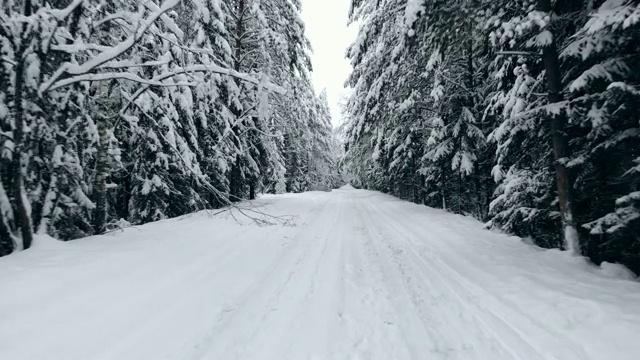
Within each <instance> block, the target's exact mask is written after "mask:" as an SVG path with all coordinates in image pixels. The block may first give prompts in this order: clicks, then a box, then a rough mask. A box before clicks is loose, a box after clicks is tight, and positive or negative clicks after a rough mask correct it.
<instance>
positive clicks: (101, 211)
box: [93, 110, 108, 234]
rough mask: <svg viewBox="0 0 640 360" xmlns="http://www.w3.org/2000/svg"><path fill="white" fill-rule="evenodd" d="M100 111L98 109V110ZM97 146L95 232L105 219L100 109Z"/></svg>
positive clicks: (104, 147)
mask: <svg viewBox="0 0 640 360" xmlns="http://www.w3.org/2000/svg"><path fill="white" fill-rule="evenodd" d="M99 111H100V110H99ZM98 116H99V117H98V146H97V154H96V178H95V184H94V194H95V202H96V208H95V210H94V217H93V231H94V232H95V233H96V234H102V233H103V232H104V230H105V229H104V225H105V222H106V220H107V184H106V182H107V171H108V165H107V141H108V139H107V124H106V121H107V117H106V116H105V114H104V113H102V111H100V113H99V115H98Z"/></svg>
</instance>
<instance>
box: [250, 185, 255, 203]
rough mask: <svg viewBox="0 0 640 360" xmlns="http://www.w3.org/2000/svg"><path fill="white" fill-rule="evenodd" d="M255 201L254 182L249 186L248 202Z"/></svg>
mask: <svg viewBox="0 0 640 360" xmlns="http://www.w3.org/2000/svg"><path fill="white" fill-rule="evenodd" d="M255 199H256V184H255V182H254V181H252V182H251V183H250V184H249V200H255Z"/></svg>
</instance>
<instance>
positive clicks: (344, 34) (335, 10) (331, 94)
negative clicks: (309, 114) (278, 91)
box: [302, 0, 358, 126]
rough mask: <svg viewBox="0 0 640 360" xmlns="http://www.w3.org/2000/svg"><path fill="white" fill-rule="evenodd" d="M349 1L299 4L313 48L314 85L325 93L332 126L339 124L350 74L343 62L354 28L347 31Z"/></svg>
mask: <svg viewBox="0 0 640 360" xmlns="http://www.w3.org/2000/svg"><path fill="white" fill-rule="evenodd" d="M349 3H350V0H302V19H303V20H304V22H305V24H306V34H307V37H308V38H309V40H310V41H311V46H312V47H313V55H312V60H313V68H314V69H313V70H314V71H313V82H314V86H315V88H316V90H317V92H318V93H320V91H322V89H324V88H326V89H327V96H328V98H329V106H330V107H331V115H332V116H333V125H334V126H336V125H338V124H339V123H340V121H341V117H340V108H339V106H338V101H339V100H340V96H341V95H342V94H344V93H345V90H344V87H343V86H344V82H345V80H346V78H347V76H349V73H350V72H351V65H350V64H349V61H348V60H347V59H346V58H345V52H346V49H347V47H348V46H349V45H350V44H351V42H353V40H354V39H355V37H356V34H357V30H358V29H357V26H351V27H347V21H348V11H349Z"/></svg>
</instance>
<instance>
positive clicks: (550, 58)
mask: <svg viewBox="0 0 640 360" xmlns="http://www.w3.org/2000/svg"><path fill="white" fill-rule="evenodd" d="M538 10H540V11H542V12H545V13H548V14H550V15H551V12H552V7H551V1H550V0H538ZM547 30H548V31H551V30H550V29H547ZM552 38H553V40H552V42H551V44H549V45H548V46H546V47H544V48H543V50H542V56H543V62H544V67H545V71H546V77H547V88H548V91H549V95H548V100H549V103H550V104H554V103H558V102H561V101H563V100H564V98H563V95H562V74H561V73H560V62H559V60H558V51H557V44H556V39H555V36H553V37H552ZM565 125H566V115H565V114H562V113H561V114H558V115H553V116H552V117H551V123H550V129H551V142H552V144H553V155H554V159H555V170H556V182H557V186H558V203H559V205H560V212H561V214H562V223H563V227H564V243H565V247H566V248H567V250H569V251H570V252H572V253H574V254H578V253H579V252H580V249H579V245H580V244H579V239H578V231H577V227H576V221H575V218H574V211H573V199H574V196H573V182H572V180H571V177H570V174H569V169H567V166H566V164H565V163H566V160H567V158H568V157H569V155H570V152H569V145H568V141H567V136H566V134H565Z"/></svg>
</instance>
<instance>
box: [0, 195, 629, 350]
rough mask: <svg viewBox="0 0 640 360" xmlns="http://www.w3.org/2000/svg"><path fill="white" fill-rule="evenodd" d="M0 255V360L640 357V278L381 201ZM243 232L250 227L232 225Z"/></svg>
mask: <svg viewBox="0 0 640 360" xmlns="http://www.w3.org/2000/svg"><path fill="white" fill-rule="evenodd" d="M257 203H260V204H262V206H264V208H265V209H266V210H267V211H269V212H270V213H272V214H287V215H297V219H296V221H295V226H284V227H283V226H268V227H259V226H256V225H251V224H239V223H237V222H235V221H234V220H233V219H232V218H231V217H229V216H228V215H225V216H221V215H218V216H217V217H215V218H213V219H212V218H210V217H209V216H207V215H206V214H205V213H199V214H194V215H192V216H189V217H186V218H182V219H173V220H166V221H162V222H159V223H154V224H148V225H145V226H142V227H138V228H129V229H126V231H124V232H118V233H114V234H110V235H106V236H102V237H93V238H87V239H82V240H78V241H74V242H70V243H59V242H55V241H52V240H50V241H45V240H44V239H40V241H39V242H38V243H37V244H36V246H35V248H34V249H32V250H29V251H25V252H23V253H19V254H15V255H12V256H9V257H5V258H0V359H2V360H23V359H33V360H42V359H46V360H55V359H61V360H62V359H64V360H73V359H78V360H80V359H82V360H91V359H113V360H116V359H117V360H124V359H131V360H143V359H149V360H160V359H180V360H198V359H221V360H231V359H274V360H283V359H293V360H301V359H381V360H390V359H488V360H489V359H490V360H497V359H558V360H572V359H579V360H585V359H630V360H631V359H633V360H636V359H639V358H640V341H639V340H638V339H640V284H639V283H637V282H632V281H628V280H620V279H617V278H614V277H612V275H611V272H612V271H603V270H601V269H599V268H596V267H594V266H591V265H587V264H586V263H585V262H584V260H582V259H579V258H571V257H568V256H566V255H565V254H564V253H561V252H559V251H555V250H551V251H544V250H541V249H538V248H535V247H532V246H529V245H526V244H525V243H523V242H522V241H521V240H519V239H517V238H514V237H509V236H506V235H500V234H496V233H493V232H489V231H486V230H483V229H482V224H480V223H478V222H476V221H475V220H473V219H470V218H465V217H462V216H456V215H451V214H447V213H445V212H443V211H440V210H434V209H429V208H426V207H424V206H418V205H413V204H410V203H406V202H402V201H400V200H397V199H394V198H392V197H390V196H386V195H382V194H379V193H376V192H369V191H363V190H354V189H352V188H348V187H347V188H343V189H340V190H334V191H333V192H330V193H320V192H312V193H306V194H300V195H279V196H265V197H263V198H261V199H260V200H258V201H257ZM241 221H244V222H246V219H245V220H241Z"/></svg>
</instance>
